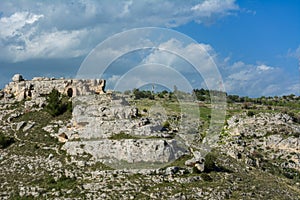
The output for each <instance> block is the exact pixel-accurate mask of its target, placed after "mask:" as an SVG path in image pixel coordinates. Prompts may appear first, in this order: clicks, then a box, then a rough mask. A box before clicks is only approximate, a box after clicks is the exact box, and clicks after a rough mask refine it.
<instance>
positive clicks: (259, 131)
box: [223, 113, 300, 170]
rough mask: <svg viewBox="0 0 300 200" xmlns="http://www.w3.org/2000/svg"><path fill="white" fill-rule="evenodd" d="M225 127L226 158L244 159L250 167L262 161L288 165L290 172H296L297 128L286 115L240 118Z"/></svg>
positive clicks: (298, 160)
mask: <svg viewBox="0 0 300 200" xmlns="http://www.w3.org/2000/svg"><path fill="white" fill-rule="evenodd" d="M227 123H228V126H227V127H225V131H224V133H223V134H224V135H226V136H225V137H224V138H223V141H225V143H226V144H225V145H224V147H225V149H226V153H227V154H228V155H230V156H232V157H234V158H236V159H245V163H248V164H249V163H250V165H252V166H260V165H261V164H260V162H263V159H269V160H273V161H274V162H275V163H277V165H281V164H282V163H284V162H292V163H293V164H292V165H290V166H292V167H291V168H294V169H297V170H300V138H299V136H300V126H299V124H295V123H293V121H292V118H291V117H290V116H289V115H287V114H282V113H274V114H273V113H260V114H257V115H254V116H251V117H249V116H246V115H245V114H243V115H236V116H233V117H232V118H230V119H229V120H228V121H227ZM255 157H256V158H255ZM264 157H265V158H264ZM278 161H280V163H279V162H278Z"/></svg>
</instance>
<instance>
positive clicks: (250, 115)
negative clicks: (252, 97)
mask: <svg viewBox="0 0 300 200" xmlns="http://www.w3.org/2000/svg"><path fill="white" fill-rule="evenodd" d="M254 115H255V113H254V112H253V111H252V110H249V111H248V112H247V116H248V117H252V116H254Z"/></svg>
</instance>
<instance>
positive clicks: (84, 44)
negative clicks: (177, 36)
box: [0, 0, 238, 62]
mask: <svg viewBox="0 0 300 200" xmlns="http://www.w3.org/2000/svg"><path fill="white" fill-rule="evenodd" d="M0 8H1V9H0V12H1V18H0V55H1V56H0V59H1V60H6V61H13V62H17V61H24V60H28V59H32V58H55V57H56V58H59V57H62V56H64V57H66V58H67V57H76V56H80V55H83V54H86V51H89V50H91V49H92V48H93V47H95V45H96V44H98V43H99V42H101V41H102V40H103V39H105V38H107V37H108V36H110V35H112V34H114V33H117V32H120V31H123V30H126V29H130V28H136V27H144V26H159V27H176V26H180V25H182V24H185V23H188V22H191V21H196V22H198V23H203V22H205V21H206V20H207V21H209V22H211V21H214V20H217V19H218V18H219V17H223V16H226V15H228V14H230V13H232V12H234V11H236V10H237V9H238V7H237V5H236V4H235V2H234V1H226V2H224V1H223V0H213V1H202V2H201V3H199V2H194V1H181V0H178V1H173V0H169V1H166V0H158V1H144V0H143V1H141V0H131V1H125V0H124V1H108V0H107V1H96V0H75V1H58V0H54V1H18V0H12V1H1V2H0ZM36 47H39V49H33V48H36Z"/></svg>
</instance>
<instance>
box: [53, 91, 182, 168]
mask: <svg viewBox="0 0 300 200" xmlns="http://www.w3.org/2000/svg"><path fill="white" fill-rule="evenodd" d="M73 104H74V108H73V113H72V114H73V117H72V124H71V125H70V127H68V128H67V127H65V128H61V129H60V130H59V133H58V134H59V138H60V141H65V142H66V144H65V145H64V148H65V149H66V150H67V152H69V153H70V154H71V155H76V154H83V153H84V152H86V153H89V154H91V155H92V156H93V157H94V159H96V160H100V161H102V162H104V163H108V164H113V165H114V166H115V164H118V163H120V162H126V163H131V164H132V163H147V162H148V163H168V162H171V161H173V160H175V159H177V158H179V157H180V156H182V155H183V154H186V153H188V151H187V150H186V148H185V147H184V145H183V144H181V143H180V142H178V141H176V140H175V139H169V140H167V139H164V138H163V137H162V132H161V130H162V126H161V124H162V121H161V120H154V119H149V118H138V110H137V108H135V107H132V106H130V105H129V103H128V102H127V101H126V100H125V99H124V98H123V97H121V96H115V95H112V96H111V95H89V96H78V97H75V98H74V99H73ZM119 134H120V135H121V138H118V139H111V138H113V137H114V136H118V135H119ZM61 135H64V137H61ZM122 137H125V138H122ZM126 137H134V139H131V138H126ZM151 137H152V138H153V137H157V138H155V139H151ZM66 138H68V139H66ZM74 140H76V141H74ZM77 140H80V142H77ZM117 167H118V168H119V167H124V166H117Z"/></svg>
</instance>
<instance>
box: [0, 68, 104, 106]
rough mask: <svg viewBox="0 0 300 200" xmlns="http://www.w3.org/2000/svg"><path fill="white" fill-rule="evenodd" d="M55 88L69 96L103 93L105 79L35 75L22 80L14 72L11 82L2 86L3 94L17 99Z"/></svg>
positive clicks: (39, 94)
mask: <svg viewBox="0 0 300 200" xmlns="http://www.w3.org/2000/svg"><path fill="white" fill-rule="evenodd" d="M54 88H55V89H57V90H58V91H59V92H60V93H62V94H66V95H68V96H70V97H72V96H80V95H89V94H94V93H97V94H103V93H105V91H104V88H105V80H100V79H94V80H80V79H63V78H61V79H54V78H44V77H35V78H33V79H32V80H24V79H23V77H22V75H20V74H16V75H14V76H13V78H12V82H10V83H9V84H8V85H6V86H5V88H4V90H3V91H4V95H5V96H12V95H13V96H14V97H15V98H16V99H17V100H18V101H22V100H23V99H26V98H32V99H35V98H38V97H41V96H45V95H47V94H49V93H50V92H51V91H52V89H54Z"/></svg>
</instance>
